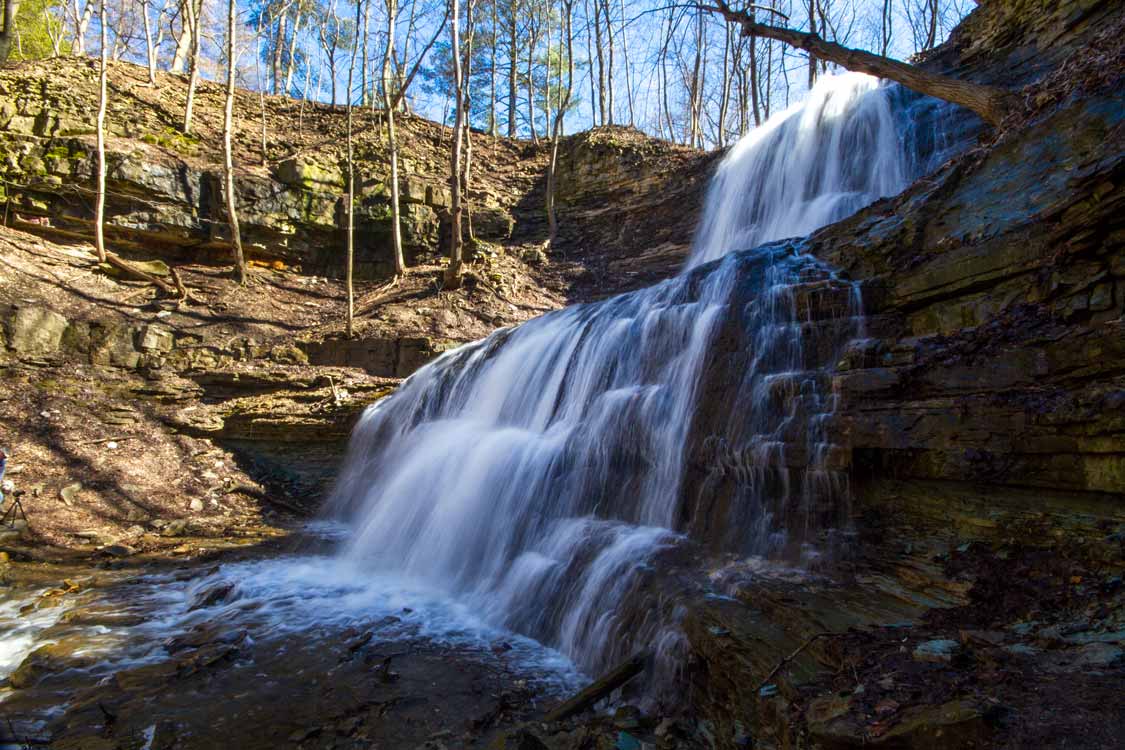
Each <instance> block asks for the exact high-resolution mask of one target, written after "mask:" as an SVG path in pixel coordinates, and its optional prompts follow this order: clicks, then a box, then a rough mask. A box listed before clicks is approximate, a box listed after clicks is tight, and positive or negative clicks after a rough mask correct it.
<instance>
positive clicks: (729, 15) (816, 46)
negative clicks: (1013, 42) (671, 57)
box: [697, 0, 1019, 127]
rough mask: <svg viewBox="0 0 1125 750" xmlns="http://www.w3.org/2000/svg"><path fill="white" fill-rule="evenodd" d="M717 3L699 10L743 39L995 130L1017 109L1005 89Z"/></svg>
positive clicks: (1016, 100) (719, 0)
mask: <svg viewBox="0 0 1125 750" xmlns="http://www.w3.org/2000/svg"><path fill="white" fill-rule="evenodd" d="M718 3H719V4H718V5H717V6H713V5H700V6H697V7H699V8H700V9H701V10H706V11H709V12H711V13H716V14H718V15H721V16H722V17H723V18H725V19H726V20H727V21H728V22H729V23H733V24H738V25H739V26H740V27H741V29H742V36H756V37H765V38H767V39H774V40H776V41H779V42H783V43H784V44H788V45H790V46H791V47H796V48H797V49H802V50H805V51H806V52H808V53H809V54H811V55H814V56H816V57H817V58H819V59H821V60H827V61H829V62H832V63H835V64H836V65H839V66H840V67H842V68H847V69H848V70H852V71H856V72H859V73H867V74H869V75H873V76H877V77H879V78H885V79H887V80H890V81H895V82H896V83H900V84H902V85H903V86H906V87H907V88H909V89H913V90H914V91H917V92H919V93H921V94H926V95H927V96H933V97H936V98H938V99H943V100H945V101H947V102H952V103H953V104H957V105H960V106H962V107H965V108H966V109H969V110H972V111H973V112H975V113H976V114H978V115H979V116H980V117H981V119H983V120H984V121H985V122H987V123H988V124H990V125H992V126H994V127H999V126H1000V124H1001V123H1002V122H1003V121H1004V119H1005V118H1006V117H1007V116H1008V115H1009V114H1011V113H1012V112H1013V111H1014V110H1015V109H1016V107H1017V106H1018V102H1019V100H1018V99H1017V98H1016V97H1015V95H1013V94H1012V93H1011V92H1009V91H1007V90H1005V89H1002V88H999V87H996V86H985V85H982V84H977V83H970V82H969V81H962V80H959V79H957V78H951V77H949V76H943V75H939V74H937V73H931V72H929V71H927V70H922V69H921V68H919V67H917V66H915V65H909V64H907V63H904V62H900V61H898V60H892V59H891V58H889V57H882V56H880V55H876V54H873V53H871V52H866V51H864V50H858V49H851V48H850V47H844V46H842V45H839V44H836V43H834V42H829V41H826V40H824V39H821V38H820V37H819V36H817V35H816V34H809V33H807V32H804V31H796V30H794V29H788V28H783V27H780V26H771V25H769V24H764V23H758V22H757V21H756V20H755V18H754V16H753V15H752V14H750V13H747V12H745V11H740V10H734V9H732V8H731V7H730V5H729V4H728V3H727V2H726V0H718Z"/></svg>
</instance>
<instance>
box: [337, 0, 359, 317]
mask: <svg viewBox="0 0 1125 750" xmlns="http://www.w3.org/2000/svg"><path fill="white" fill-rule="evenodd" d="M360 3H361V0H356V2H355V28H356V29H358V28H359V18H360ZM358 36H359V35H358V34H352V53H351V62H350V63H349V64H348V88H347V92H346V94H345V96H344V99H345V106H346V107H347V111H348V116H347V162H348V169H347V183H346V184H345V185H344V213H345V214H346V216H347V250H346V261H345V262H346V264H347V267H346V269H345V277H346V278H345V284H346V286H347V294H348V312H347V323H346V328H347V330H346V334H347V337H348V338H349V339H350V338H351V337H352V336H354V335H355V154H354V152H353V143H352V77H353V76H354V75H355V55H356V50H357V48H358V46H359V44H358V42H359V40H358V38H357V37H358ZM332 103H333V104H335V103H336V94H335V86H333V94H332Z"/></svg>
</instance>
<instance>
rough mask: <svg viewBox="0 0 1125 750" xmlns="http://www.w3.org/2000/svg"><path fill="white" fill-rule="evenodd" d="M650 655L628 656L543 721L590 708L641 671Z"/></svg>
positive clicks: (555, 719)
mask: <svg viewBox="0 0 1125 750" xmlns="http://www.w3.org/2000/svg"><path fill="white" fill-rule="evenodd" d="M650 656H651V654H649V653H647V652H644V651H642V652H641V653H639V654H634V655H633V656H631V657H629V659H628V660H627V661H625V662H623V663H621V664H619V665H617V666H616V667H614V668H613V669H611V670H610V671H609V672H607V673H606V674H604V675H602V676H601V677H600V678H598V679H596V680H594V681H593V682H592V683H590V684H589V685H587V686H586V687H585V688H583V689H582V690H580V691H578V692H577V693H576V694H575V695H574V697H572V698H570V699H569V700H567V701H564V702H563V703H561V704H559V705H558V706H557V707H556V708H555V709H554V710H553V711H551V712H550V713H548V714H547V715H546V716H545V717H544V721H548V722H551V721H562V720H563V719H568V718H570V717H571V716H574V715H575V714H580V713H582V712H583V711H585V710H587V709H588V708H591V707H592V706H593V705H594V704H595V703H597V702H598V701H600V700H601V699H602V698H605V697H606V696H607V695H609V694H610V693H612V692H613V691H614V690H616V689H617V688H619V687H621V686H622V685H624V684H625V683H626V682H628V681H629V680H631V679H633V678H634V677H636V676H637V675H639V674H640V673H641V672H643V671H644V670H645V666H646V665H647V664H648V660H649V657H650Z"/></svg>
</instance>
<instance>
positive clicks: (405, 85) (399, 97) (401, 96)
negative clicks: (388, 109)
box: [391, 5, 449, 125]
mask: <svg viewBox="0 0 1125 750" xmlns="http://www.w3.org/2000/svg"><path fill="white" fill-rule="evenodd" d="M411 7H413V6H411ZM447 20H449V6H448V5H447V6H445V15H444V16H442V19H441V23H439V24H438V25H437V29H435V31H434V35H433V36H432V37H430V41H428V42H426V46H425V47H423V48H422V51H421V52H420V53H418V57H417V59H415V61H414V66H413V67H412V68H411V69H410V73H409V75H407V76H406V77H405V78H404V79H403V82H402V87H401V88H399V90H398V91H396V92H394V98H393V99H392V100H391V106H392V107H394V108H395V109H397V108H398V106H399V104H400V103H403V104H404V108H405V109H406V111H408V112H409V111H410V108H409V107H408V106H405V103H406V101H407V100H406V91H407V89H409V88H410V84H411V83H412V82H413V81H414V76H416V75H417V74H418V71H419V70H420V69H421V67H422V62H423V61H424V60H425V59H426V55H427V54H428V53H429V51H430V48H431V47H433V46H434V43H435V42H436V41H437V40H438V37H439V36H441V32H442V31H444V30H445V22H446V21H447ZM392 52H393V51H392ZM442 124H443V125H444V124H445V119H444V118H443V119H442Z"/></svg>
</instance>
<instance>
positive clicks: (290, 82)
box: [282, 3, 301, 96]
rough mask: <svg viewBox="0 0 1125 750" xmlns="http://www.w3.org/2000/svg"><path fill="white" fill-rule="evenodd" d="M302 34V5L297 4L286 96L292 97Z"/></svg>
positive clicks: (290, 43) (290, 45)
mask: <svg viewBox="0 0 1125 750" xmlns="http://www.w3.org/2000/svg"><path fill="white" fill-rule="evenodd" d="M300 33H301V4H300V3H297V10H296V11H295V12H294V16H293V31H292V32H291V34H290V38H289V59H288V61H287V62H286V65H285V88H284V89H283V90H282V93H283V94H284V95H285V96H290V93H289V92H291V91H292V90H293V69H294V68H296V67H297V66H296V63H295V62H294V61H295V60H296V57H297V37H298V35H299V34H300Z"/></svg>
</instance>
